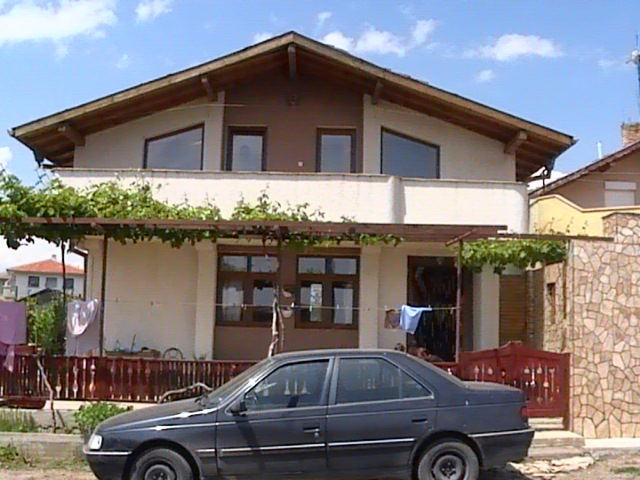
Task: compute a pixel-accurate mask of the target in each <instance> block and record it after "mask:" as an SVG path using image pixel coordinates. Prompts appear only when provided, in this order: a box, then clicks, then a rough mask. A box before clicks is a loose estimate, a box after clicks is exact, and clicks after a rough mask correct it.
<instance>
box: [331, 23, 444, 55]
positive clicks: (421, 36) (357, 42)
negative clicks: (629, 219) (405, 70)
mask: <svg viewBox="0 0 640 480" xmlns="http://www.w3.org/2000/svg"><path fill="white" fill-rule="evenodd" d="M436 26H437V22H436V21H435V20H418V21H417V22H416V23H415V24H414V25H413V27H412V28H411V30H410V32H409V35H408V36H403V35H397V34H395V33H392V32H388V31H385V30H378V29H377V28H376V27H374V26H373V25H369V26H367V28H366V29H365V31H364V32H362V34H361V35H360V36H359V37H358V38H353V37H349V36H347V35H345V34H344V33H342V32H341V31H339V30H334V31H333V32H331V33H328V34H327V35H325V36H324V37H322V41H323V42H324V43H327V44H329V45H333V46H334V47H337V48H341V49H342V50H347V51H350V52H356V53H377V54H382V55H385V54H394V55H397V56H399V57H404V56H405V55H406V54H407V53H408V52H409V51H410V50H411V49H412V48H415V47H418V46H420V45H422V44H424V43H425V42H426V41H427V39H428V38H429V36H430V35H431V34H432V33H433V31H434V30H435V28H436Z"/></svg>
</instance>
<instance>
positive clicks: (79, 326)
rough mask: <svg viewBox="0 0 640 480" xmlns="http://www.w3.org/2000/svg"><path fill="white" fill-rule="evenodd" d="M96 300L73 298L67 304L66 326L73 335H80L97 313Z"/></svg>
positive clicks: (97, 303)
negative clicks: (84, 300) (86, 300)
mask: <svg viewBox="0 0 640 480" xmlns="http://www.w3.org/2000/svg"><path fill="white" fill-rule="evenodd" d="M99 303H100V302H98V300H91V301H89V302H83V301H81V300H75V301H73V302H70V303H69V304H68V305H67V328H68V329H69V333H70V334H71V335H73V336H74V337H79V336H80V335H82V334H83V333H84V332H85V331H86V330H87V328H89V325H91V323H93V321H94V320H95V318H96V315H97V313H98V305H99Z"/></svg>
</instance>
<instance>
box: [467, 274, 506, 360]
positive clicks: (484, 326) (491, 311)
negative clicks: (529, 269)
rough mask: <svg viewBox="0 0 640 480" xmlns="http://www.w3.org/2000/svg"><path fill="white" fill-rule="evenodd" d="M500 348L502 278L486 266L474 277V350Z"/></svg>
mask: <svg viewBox="0 0 640 480" xmlns="http://www.w3.org/2000/svg"><path fill="white" fill-rule="evenodd" d="M499 346H500V276H499V275H496V274H495V273H493V267H491V266H485V267H484V268H483V269H482V272H481V273H476V274H474V275H473V349H474V350H485V349H488V348H497V347H499Z"/></svg>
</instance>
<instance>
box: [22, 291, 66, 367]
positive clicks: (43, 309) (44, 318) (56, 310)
mask: <svg viewBox="0 0 640 480" xmlns="http://www.w3.org/2000/svg"><path fill="white" fill-rule="evenodd" d="M27 324H28V331H29V342H30V343H35V344H36V345H38V346H39V347H40V348H42V349H44V351H45V352H46V353H47V354H48V355H62V354H64V341H65V340H64V337H65V333H66V327H67V325H66V313H65V305H64V301H63V300H62V298H57V297H54V298H53V299H52V300H51V301H50V302H48V303H44V304H38V303H37V302H36V301H34V300H31V301H29V302H28V303H27Z"/></svg>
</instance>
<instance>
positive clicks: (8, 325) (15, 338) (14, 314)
mask: <svg viewBox="0 0 640 480" xmlns="http://www.w3.org/2000/svg"><path fill="white" fill-rule="evenodd" d="M24 343H27V305H26V304H25V303H24V302H0V355H1V356H5V355H6V358H5V361H4V365H3V366H4V368H6V369H7V370H9V371H10V372H13V361H14V358H15V345H21V344H24Z"/></svg>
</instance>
